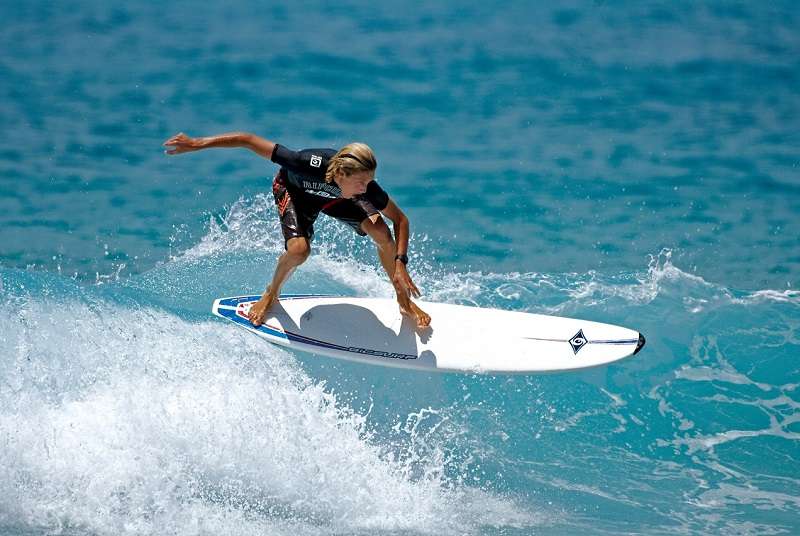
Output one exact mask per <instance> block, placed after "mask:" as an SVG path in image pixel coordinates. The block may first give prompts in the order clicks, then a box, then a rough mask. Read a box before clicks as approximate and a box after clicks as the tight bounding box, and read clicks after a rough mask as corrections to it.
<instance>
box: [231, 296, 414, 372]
mask: <svg viewBox="0 0 800 536" xmlns="http://www.w3.org/2000/svg"><path fill="white" fill-rule="evenodd" d="M259 297H260V296H256V297H255V299H258V298H259ZM281 297H282V298H283V297H286V298H291V299H297V298H301V299H302V298H312V297H313V298H317V297H320V296H312V295H306V294H302V295H298V296H294V295H289V296H284V295H281ZM242 298H249V297H244V296H240V297H239V298H232V300H236V299H240V300H241V301H239V302H238V303H242V302H248V301H253V300H251V299H242ZM224 302H225V300H221V301H220V305H228V306H229V307H232V306H233V304H234V303H237V302H232V301H231V302H230V303H227V304H226V303H224ZM217 312H218V313H219V314H220V315H221V316H223V317H225V318H227V319H229V320H232V321H233V322H236V323H237V324H241V325H243V326H246V327H247V328H249V329H251V330H256V331H261V332H262V333H265V334H267V335H272V336H274V337H278V338H281V339H286V340H289V341H292V342H297V343H301V344H305V345H308V346H318V347H320V348H328V349H330V350H339V351H341V352H347V353H349V354H353V355H357V356H362V357H363V356H365V355H371V356H376V357H388V358H392V359H417V357H418V356H416V355H412V354H402V353H399V352H385V351H382V350H373V349H371V348H361V347H356V346H349V347H348V346H341V345H339V344H333V343H328V342H325V341H320V340H317V339H312V338H311V337H306V336H305V335H300V334H298V333H292V332H291V331H279V330H276V329H273V328H271V327H269V326H268V325H266V324H262V325H260V326H258V327H255V326H253V325H252V324H251V323H250V321H249V320H247V319H246V318H242V317H241V316H239V315H238V314H237V312H236V310H235V309H227V308H225V309H220V308H218V309H217Z"/></svg>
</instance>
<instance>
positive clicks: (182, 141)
mask: <svg viewBox="0 0 800 536" xmlns="http://www.w3.org/2000/svg"><path fill="white" fill-rule="evenodd" d="M164 147H169V149H167V150H166V151H164V152H165V153H167V154H181V153H190V152H192V151H199V150H200V149H202V148H203V144H202V139H201V138H190V137H189V136H187V135H186V134H184V133H183V132H179V133H178V134H175V135H174V136H172V137H171V138H170V139H168V140H167V141H165V142H164Z"/></svg>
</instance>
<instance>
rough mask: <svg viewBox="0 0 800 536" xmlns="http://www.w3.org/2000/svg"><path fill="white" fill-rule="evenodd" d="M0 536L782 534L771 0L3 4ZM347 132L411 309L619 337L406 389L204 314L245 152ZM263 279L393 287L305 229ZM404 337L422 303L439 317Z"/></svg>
mask: <svg viewBox="0 0 800 536" xmlns="http://www.w3.org/2000/svg"><path fill="white" fill-rule="evenodd" d="M0 20H2V22H1V23H0V24H2V28H3V31H2V32H0V42H1V43H2V48H0V91H1V92H2V95H3V99H2V100H0V134H2V141H0V181H2V190H0V348H2V350H0V533H3V534H49V533H54V532H58V531H62V532H63V533H67V534H79V535H89V534H92V535H94V534H121V533H128V534H161V533H164V532H169V533H174V534H242V533H248V534H531V533H533V534H573V533H576V532H579V531H580V532H582V533H587V534H616V533H620V532H625V533H644V534H666V533H670V534H674V533H679V534H701V533H702V534H705V533H729V534H734V533H735V534H782V533H786V534H791V533H795V532H797V531H798V530H800V528H799V527H800V524H798V521H797V520H798V511H799V510H800V493H798V490H799V489H800V479H798V478H797V467H798V466H800V441H799V440H800V408H799V406H800V397H799V396H798V386H800V370H798V364H797V363H798V360H797V357H798V350H799V349H800V338H799V336H798V333H800V291H798V290H797V287H798V283H800V279H799V278H800V275H799V274H800V256H799V255H800V254H798V251H800V248H798V246H800V244H799V243H798V238H797V237H798V235H800V219H798V217H797V215H798V213H800V174H799V173H798V162H800V160H799V157H798V154H799V152H798V148H800V134H798V132H800V95H799V94H798V93H799V90H798V88H800V60H798V58H800V37H798V36H800V32H798V29H800V28H799V26H800V25H799V24H798V15H797V12H796V9H795V8H794V5H793V4H792V3H790V2H771V3H769V4H765V5H761V4H757V3H732V2H702V3H688V2H672V3H669V4H663V3H653V2H644V3H642V2H637V3H630V2H612V1H607V2H561V3H558V4H557V5H552V4H548V5H546V6H545V5H541V6H531V5H528V3H525V2H511V3H502V4H500V3H496V4H492V3H488V4H487V3H483V4H481V5H480V6H466V5H462V4H460V3H451V4H437V5H435V6H431V5H426V6H422V5H416V4H409V3H405V4H402V3H401V4H393V5H392V6H389V5H369V4H366V3H359V2H349V3H344V4H339V5H337V7H336V8H335V9H334V8H333V7H332V6H329V5H327V4H324V3H311V4H304V5H303V6H302V7H301V6H299V5H298V6H286V5H268V4H261V3H250V2H247V3H238V4H236V5H234V6H222V5H219V6H200V5H197V4H194V3H189V2H181V1H179V2H172V3H170V4H168V5H156V4H153V5H145V4H141V5H139V4H136V3H134V4H126V5H124V6H123V5H119V6H111V5H105V4H102V3H98V2H59V3H52V2H31V3H26V4H24V5H11V4H8V3H6V4H3V5H0ZM180 130H184V131H186V132H188V133H190V134H194V135H203V134H212V133H218V132H224V131H232V130H247V131H253V132H256V133H258V134H261V135H263V136H266V137H268V138H270V139H273V140H276V141H280V142H281V143H284V144H286V145H288V146H290V147H294V148H302V147H309V146H330V147H337V146H339V145H341V144H343V143H345V142H347V141H351V140H364V141H366V142H367V143H369V144H370V145H371V146H372V147H373V148H374V149H375V151H376V153H377V155H378V161H379V168H378V180H379V182H380V183H381V185H382V186H383V187H384V188H385V189H386V190H387V191H388V192H389V193H390V195H392V197H393V198H394V199H395V200H396V201H397V202H398V204H399V205H400V206H401V207H402V208H403V209H404V210H405V211H406V213H407V214H408V215H409V217H410V218H411V224H412V232H413V238H412V245H411V251H412V264H411V267H412V274H413V275H414V277H415V280H416V282H417V283H418V285H419V286H420V287H421V288H422V290H423V293H424V298H425V299H426V300H430V301H444V302H451V303H464V304H472V305H478V306H483V307H499V308H505V309H512V310H520V311H529V312H537V313H547V314H556V315H564V316H573V317H579V318H586V319H590V320H598V321H603V322H610V323H615V324H620V325H625V326H629V327H631V328H634V329H637V330H639V331H641V332H643V333H644V334H645V335H646V336H647V339H648V345H647V347H646V348H645V350H644V351H643V352H642V353H640V354H639V355H637V357H636V358H634V359H631V360H627V361H624V362H622V363H620V364H618V365H614V366H611V367H606V368H601V369H596V370H590V371H586V372H581V373H573V374H559V375H551V376H531V377H490V376H471V375H428V374H421V373H419V372H403V371H398V370H394V369H385V368H381V367H370V366H365V365H358V364H353V363H346V362H340V361H336V360H331V359H325V358H318V357H315V356H312V355H306V354H293V353H289V352H286V351H284V350H282V349H279V348H275V347H272V346H269V345H267V344H265V343H264V342H263V341H260V340H259V339H257V338H254V337H252V336H249V334H247V333H245V332H243V331H241V330H237V329H235V327H232V326H228V325H226V324H224V323H222V322H219V321H218V320H216V319H214V318H213V317H211V316H210V312H209V307H210V304H211V301H212V300H213V299H214V298H215V297H218V296H224V295H232V294H240V293H244V292H256V291H258V290H259V289H261V288H263V285H264V283H265V281H266V280H267V279H268V278H269V277H270V275H271V272H272V269H273V267H274V263H275V260H276V258H277V255H279V253H280V252H281V249H282V240H281V238H280V229H279V226H278V223H277V218H276V214H275V209H274V208H273V201H272V198H271V195H270V194H269V191H268V190H269V182H268V181H269V180H270V179H271V177H272V175H273V173H274V171H275V168H274V166H273V165H272V164H271V163H269V162H267V161H265V160H263V159H259V158H258V157H255V156H253V155H251V154H247V153H245V152H244V151H239V152H237V151H234V150H228V151H207V152H202V153H195V154H191V155H184V156H180V157H174V158H171V157H166V156H164V155H163V152H162V147H161V146H160V144H161V142H162V141H163V140H164V139H165V138H167V137H168V136H169V135H171V134H173V133H175V132H177V131H180ZM285 290H286V291H287V292H322V293H341V294H347V295H360V296H391V286H390V285H389V283H388V282H387V281H386V278H385V276H383V275H382V274H381V273H380V271H379V266H378V263H377V261H376V259H375V255H374V252H373V247H372V246H371V245H370V244H369V243H368V242H366V241H364V240H363V239H360V238H358V237H356V236H355V235H354V234H353V233H352V232H351V231H349V230H348V229H347V228H345V227H343V226H340V225H337V224H336V223H335V222H326V221H321V222H320V227H319V229H318V233H317V237H316V238H315V243H314V248H313V254H312V256H311V258H310V259H309V261H308V262H307V263H306V264H305V265H304V266H303V267H302V268H301V269H299V270H298V272H297V273H296V274H295V275H294V276H293V277H292V279H291V280H290V282H289V283H288V284H287V286H286V288H285ZM434 323H435V319H434Z"/></svg>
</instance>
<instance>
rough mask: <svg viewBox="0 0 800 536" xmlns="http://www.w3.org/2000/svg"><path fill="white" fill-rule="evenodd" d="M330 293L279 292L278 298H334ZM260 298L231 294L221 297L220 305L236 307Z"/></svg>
mask: <svg viewBox="0 0 800 536" xmlns="http://www.w3.org/2000/svg"><path fill="white" fill-rule="evenodd" d="M335 297H336V296H333V295H331V294H281V295H280V296H279V297H278V299H279V300H302V299H305V298H335ZM260 299H261V296H233V297H230V298H221V299H220V300H219V304H220V305H224V306H226V307H238V306H239V304H240V303H248V302H254V301H258V300H260Z"/></svg>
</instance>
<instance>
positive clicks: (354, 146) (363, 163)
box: [325, 142, 378, 182]
mask: <svg viewBox="0 0 800 536" xmlns="http://www.w3.org/2000/svg"><path fill="white" fill-rule="evenodd" d="M377 167H378V161H377V160H376V159H375V153H373V152H372V149H370V148H369V145H367V144H366V143H359V142H354V143H348V144H347V145H345V146H344V147H342V148H341V149H339V152H338V153H336V154H335V155H333V158H331V160H330V162H328V169H327V171H326V172H325V182H331V181H332V180H333V179H335V178H336V175H339V174H340V173H341V174H342V175H353V174H354V173H359V172H361V171H375V168H377Z"/></svg>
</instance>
